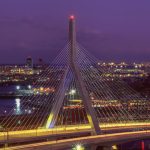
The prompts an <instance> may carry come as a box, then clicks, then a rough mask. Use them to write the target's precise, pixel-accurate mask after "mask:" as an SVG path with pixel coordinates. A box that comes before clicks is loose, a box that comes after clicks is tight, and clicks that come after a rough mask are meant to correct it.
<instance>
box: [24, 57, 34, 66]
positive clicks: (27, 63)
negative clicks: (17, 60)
mask: <svg viewBox="0 0 150 150" xmlns="http://www.w3.org/2000/svg"><path fill="white" fill-rule="evenodd" d="M26 66H27V67H29V68H33V59H32V58H31V57H27V59H26Z"/></svg>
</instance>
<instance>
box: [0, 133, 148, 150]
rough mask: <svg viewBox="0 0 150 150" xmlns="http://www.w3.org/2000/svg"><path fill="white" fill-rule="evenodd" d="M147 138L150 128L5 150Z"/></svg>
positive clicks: (56, 148)
mask: <svg viewBox="0 0 150 150" xmlns="http://www.w3.org/2000/svg"><path fill="white" fill-rule="evenodd" d="M146 138H150V130H147V131H134V132H125V133H113V134H103V135H96V136H86V137H78V138H71V139H62V140H54V141H47V142H39V143H35V144H26V145H22V146H13V147H8V148H5V150H33V149H36V150H50V149H52V150H60V149H68V148H71V147H72V146H73V145H74V144H78V143H82V144H83V145H99V146H112V145H114V144H119V143H124V142H128V141H135V140H140V139H146ZM3 149H4V148H3ZM1 150H2V148H1Z"/></svg>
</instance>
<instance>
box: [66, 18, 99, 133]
mask: <svg viewBox="0 0 150 150" xmlns="http://www.w3.org/2000/svg"><path fill="white" fill-rule="evenodd" d="M69 41H70V62H69V63H70V67H71V68H72V70H73V73H74V75H75V79H76V83H77V86H78V89H79V94H80V96H81V98H82V101H83V104H84V108H85V111H86V114H87V118H88V121H89V123H90V125H91V127H92V129H93V133H94V134H100V133H101V130H100V127H99V122H98V120H97V118H96V114H95V111H94V109H93V107H92V102H91V99H90V97H89V93H88V92H87V90H86V87H85V85H84V81H83V79H82V76H81V73H80V69H79V67H78V64H77V58H76V29H75V17H74V16H73V15H72V16H70V18H69Z"/></svg>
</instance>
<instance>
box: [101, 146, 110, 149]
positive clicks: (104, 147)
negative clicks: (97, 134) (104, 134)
mask: <svg viewBox="0 0 150 150" xmlns="http://www.w3.org/2000/svg"><path fill="white" fill-rule="evenodd" d="M102 150H112V146H103V148H102Z"/></svg>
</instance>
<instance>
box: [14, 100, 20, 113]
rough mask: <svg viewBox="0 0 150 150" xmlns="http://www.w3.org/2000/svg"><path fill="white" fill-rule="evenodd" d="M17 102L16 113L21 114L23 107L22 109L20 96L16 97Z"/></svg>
mask: <svg viewBox="0 0 150 150" xmlns="http://www.w3.org/2000/svg"><path fill="white" fill-rule="evenodd" d="M15 102H16V109H15V113H16V114H17V115H19V114H21V109H20V98H16V99H15Z"/></svg>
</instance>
